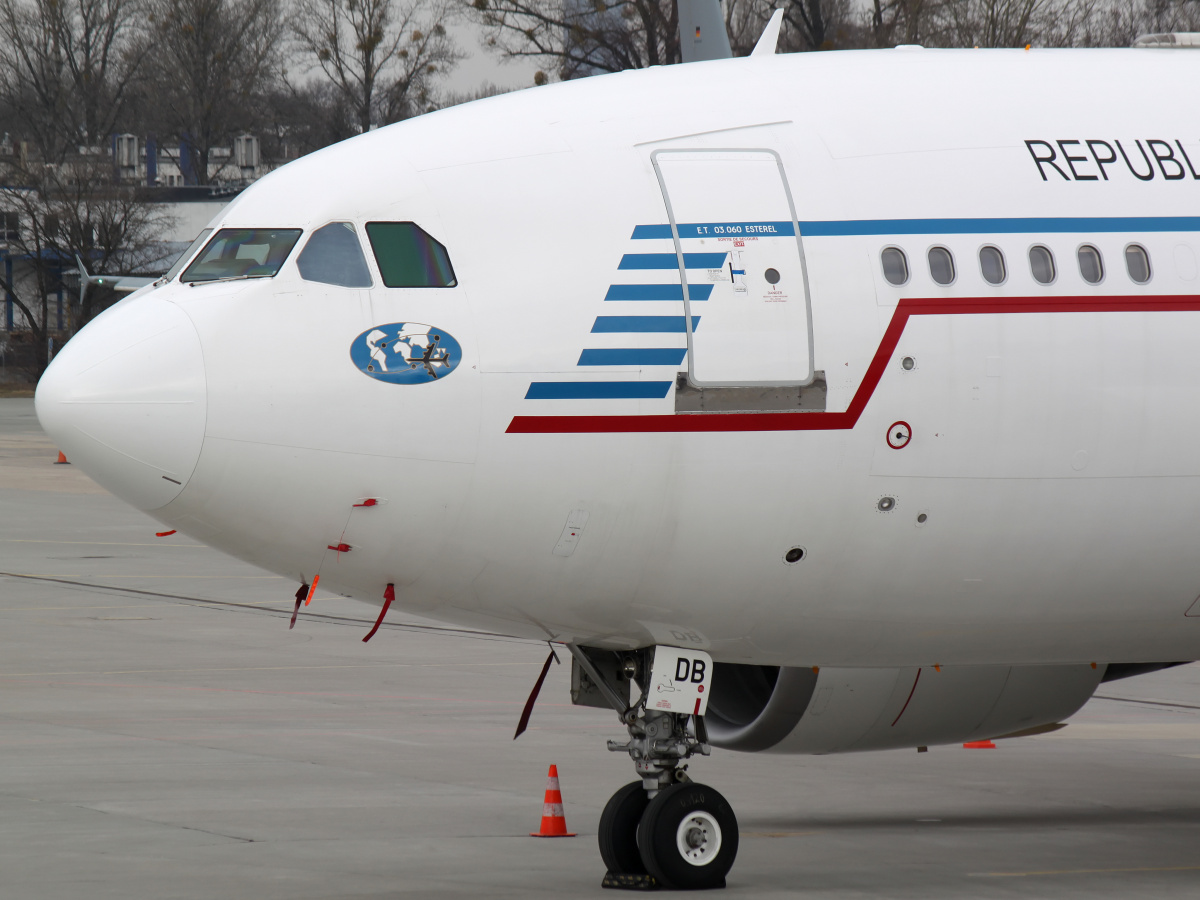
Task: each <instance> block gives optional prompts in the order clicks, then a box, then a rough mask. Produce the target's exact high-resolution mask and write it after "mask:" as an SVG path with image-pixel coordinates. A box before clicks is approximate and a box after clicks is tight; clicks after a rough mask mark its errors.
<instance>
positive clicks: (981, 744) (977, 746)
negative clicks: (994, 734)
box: [963, 741, 996, 750]
mask: <svg viewBox="0 0 1200 900" xmlns="http://www.w3.org/2000/svg"><path fill="white" fill-rule="evenodd" d="M963 749H964V750H995V749H996V745H995V744H993V743H992V742H991V741H968V742H967V743H965V744H963Z"/></svg>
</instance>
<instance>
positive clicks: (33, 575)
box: [0, 572, 283, 590]
mask: <svg viewBox="0 0 1200 900" xmlns="http://www.w3.org/2000/svg"><path fill="white" fill-rule="evenodd" d="M0 574H4V575H8V576H9V577H11V578H78V577H80V576H82V575H86V576H87V577H88V578H230V579H239V580H246V579H252V580H267V579H272V578H273V579H280V578H282V577H283V576H282V575H134V574H131V573H122V572H117V573H112V574H105V573H100V572H4V573H0ZM70 583H71V584H74V585H77V586H78V587H93V585H90V584H83V583H82V582H78V581H72V582H70ZM104 588H105V590H120V588H118V587H116V586H109V585H107V584H106V585H104Z"/></svg>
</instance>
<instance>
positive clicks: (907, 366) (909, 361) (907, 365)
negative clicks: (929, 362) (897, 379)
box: [900, 356, 917, 372]
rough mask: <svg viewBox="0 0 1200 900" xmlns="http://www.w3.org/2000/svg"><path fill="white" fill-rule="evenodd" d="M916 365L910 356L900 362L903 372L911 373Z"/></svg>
mask: <svg viewBox="0 0 1200 900" xmlns="http://www.w3.org/2000/svg"><path fill="white" fill-rule="evenodd" d="M916 364H917V361H916V360H915V359H913V358H912V357H911V356H906V357H904V359H902V360H900V365H901V366H903V367H904V370H905V371H906V372H908V371H911V370H912V369H913V368H914V367H915V366H916Z"/></svg>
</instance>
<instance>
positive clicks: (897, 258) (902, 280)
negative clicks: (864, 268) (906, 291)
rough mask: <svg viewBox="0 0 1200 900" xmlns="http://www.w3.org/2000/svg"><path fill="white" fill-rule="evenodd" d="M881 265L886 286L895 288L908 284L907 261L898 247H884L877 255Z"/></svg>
mask: <svg viewBox="0 0 1200 900" xmlns="http://www.w3.org/2000/svg"><path fill="white" fill-rule="evenodd" d="M879 257H880V260H881V262H882V263H883V277H884V278H886V279H887V281H888V284H894V285H896V286H899V285H902V284H906V283H907V282H908V259H907V258H906V257H905V255H904V251H903V250H901V249H900V248H899V247H884V248H883V252H882V253H881V254H880V255H879Z"/></svg>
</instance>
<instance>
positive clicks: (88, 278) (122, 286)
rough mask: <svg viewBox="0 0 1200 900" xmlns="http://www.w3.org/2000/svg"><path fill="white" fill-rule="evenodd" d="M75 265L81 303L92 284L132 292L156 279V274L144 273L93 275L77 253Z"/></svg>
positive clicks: (124, 292)
mask: <svg viewBox="0 0 1200 900" xmlns="http://www.w3.org/2000/svg"><path fill="white" fill-rule="evenodd" d="M75 266H76V268H77V270H78V271H79V302H80V303H81V304H82V303H83V298H84V297H85V296H86V294H87V290H88V288H90V287H91V286H92V285H93V284H94V285H97V286H101V285H106V286H108V287H109V288H111V289H112V290H114V291H116V292H117V293H118V294H132V293H133V292H134V291H138V290H141V289H142V288H144V287H145V286H146V285H148V284H154V282H156V281H158V276H153V277H150V276H145V275H93V274H92V273H91V272H89V271H88V269H87V264H86V263H84V261H83V259H82V258H81V257H80V256H79V254H78V253H76V254H75Z"/></svg>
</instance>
